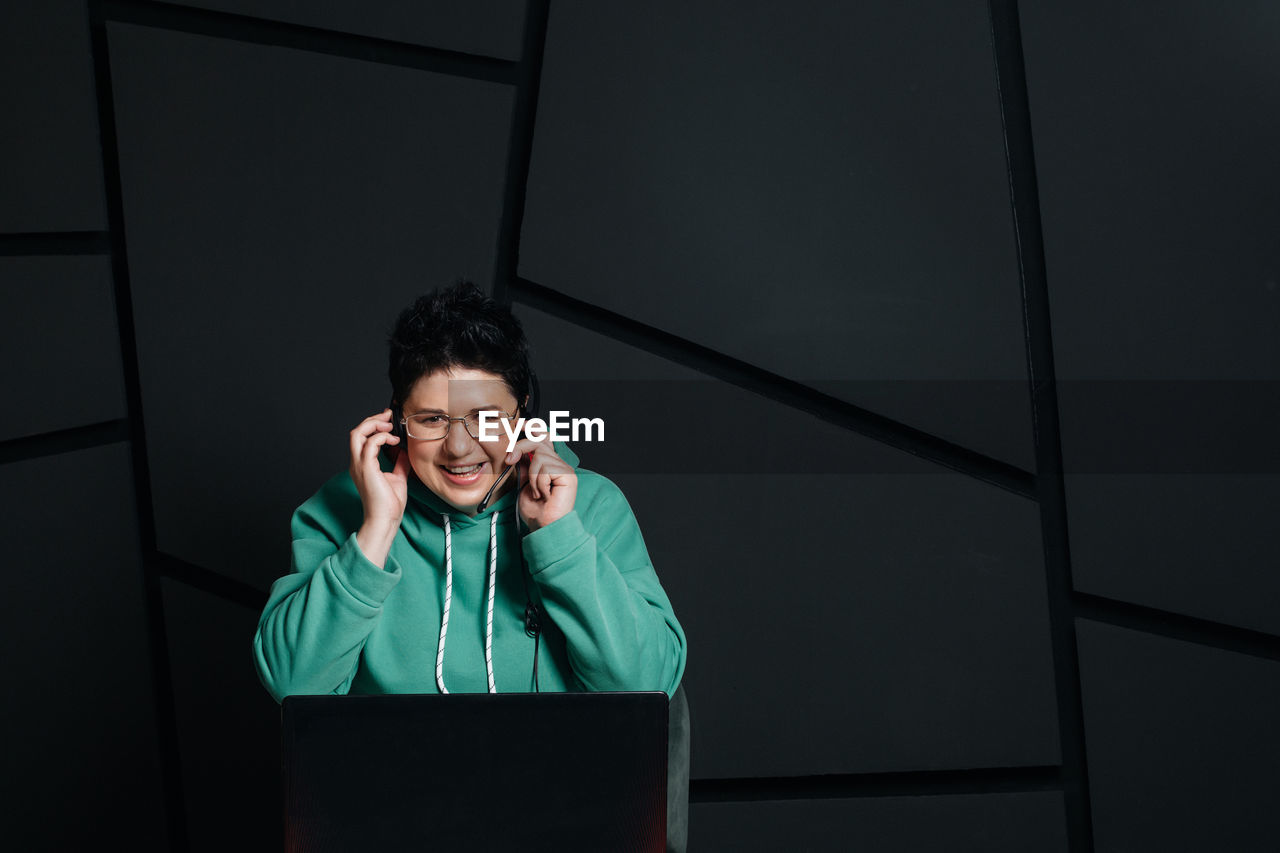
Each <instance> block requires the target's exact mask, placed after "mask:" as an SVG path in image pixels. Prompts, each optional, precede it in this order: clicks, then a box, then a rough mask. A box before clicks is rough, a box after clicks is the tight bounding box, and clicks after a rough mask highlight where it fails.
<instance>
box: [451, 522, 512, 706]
mask: <svg viewBox="0 0 1280 853" xmlns="http://www.w3.org/2000/svg"><path fill="white" fill-rule="evenodd" d="M440 515H441V517H442V518H443V519H444V615H443V616H441V618H440V642H439V643H438V644H437V645H436V687H438V688H439V689H440V692H441V693H448V692H449V691H448V690H447V689H445V686H444V643H445V639H446V637H447V636H448V633H449V605H450V603H452V601H453V532H452V530H451V528H450V526H449V515H448V513H441V514H440ZM497 580H498V514H497V513H496V512H495V513H494V514H493V515H492V516H490V521H489V615H488V620H487V621H486V624H485V632H484V668H485V671H486V672H487V673H488V674H489V692H490V693H497V692H498V688H497V686H496V685H495V684H494V681H493V597H494V592H495V591H496V589H497V586H498V584H497Z"/></svg>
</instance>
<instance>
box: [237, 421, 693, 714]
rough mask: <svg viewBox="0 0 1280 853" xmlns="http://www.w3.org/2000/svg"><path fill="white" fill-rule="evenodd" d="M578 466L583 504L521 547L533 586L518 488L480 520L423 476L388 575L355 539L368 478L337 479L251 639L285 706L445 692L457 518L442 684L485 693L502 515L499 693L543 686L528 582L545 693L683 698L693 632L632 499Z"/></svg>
mask: <svg viewBox="0 0 1280 853" xmlns="http://www.w3.org/2000/svg"><path fill="white" fill-rule="evenodd" d="M556 451H557V452H558V453H559V454H560V456H561V457H562V458H563V459H564V460H565V461H566V462H568V463H569V464H570V465H574V466H575V467H576V465H577V463H578V458H577V456H576V455H575V454H574V453H573V452H572V451H571V450H569V449H568V448H566V447H564V446H563V445H559V444H557V445H556ZM577 473H578V494H577V498H576V500H575V505H574V508H573V510H572V511H571V512H569V513H568V514H567V515H565V516H564V517H563V518H560V519H558V520H557V521H555V522H553V523H551V524H548V525H546V526H545V527H542V528H540V529H539V530H536V531H534V532H532V533H529V534H527V535H525V536H524V540H523V542H522V543H520V547H522V549H523V552H524V558H525V562H526V565H527V567H528V572H529V576H530V577H531V578H532V580H531V582H528V583H527V584H526V582H525V578H524V577H523V576H522V572H521V569H520V559H519V556H518V555H517V554H516V552H515V548H516V547H517V544H516V531H515V513H516V507H515V493H514V490H513V491H512V492H509V493H507V494H506V495H503V496H502V497H501V498H500V499H498V500H497V501H495V502H494V503H493V504H492V505H491V506H489V507H488V508H487V509H486V510H485V511H484V512H482V513H479V514H478V515H476V516H475V517H474V518H470V517H468V516H467V515H465V514H463V513H460V512H458V511H457V510H455V509H453V508H452V507H450V506H449V505H447V504H445V503H444V502H443V501H441V500H440V499H439V498H438V497H437V496H436V495H435V494H434V493H433V492H431V491H430V490H429V489H428V488H427V487H426V486H424V485H423V484H422V483H421V482H420V481H419V480H418V478H417V477H416V476H414V475H413V474H412V472H410V476H409V499H408V501H407V503H406V506H405V511H404V517H403V519H402V521H401V523H400V530H399V532H398V533H397V534H396V537H395V541H394V543H393V544H392V546H391V552H390V555H389V556H388V558H387V561H386V566H385V567H379V566H376V565H374V564H373V563H371V562H370V561H369V560H368V559H367V558H366V557H365V556H364V554H363V553H362V552H361V551H360V547H359V545H357V543H356V537H355V534H356V531H357V530H358V529H359V528H360V524H361V522H362V521H363V518H364V510H363V506H362V504H361V501H360V495H359V493H358V492H357V491H356V488H355V484H354V483H353V482H352V480H351V477H350V475H349V474H346V473H344V474H340V475H338V476H336V477H334V478H333V479H331V480H330V481H329V482H328V483H326V484H325V485H324V486H323V487H322V488H321V489H320V491H318V492H317V493H316V494H315V495H313V496H312V497H311V498H310V499H309V500H307V502H306V503H304V504H303V505H302V506H300V507H298V510H297V511H296V512H295V513H294V515H293V521H292V533H293V571H292V573H291V574H289V575H286V576H285V577H282V578H280V579H279V580H277V581H276V582H275V583H274V584H273V585H272V587H271V596H270V598H269V600H268V601H267V605H266V608H265V609H264V611H263V613H262V618H261V619H260V620H259V622H258V630H257V633H256V634H255V635H254V641H253V645H254V659H255V661H256V663H257V668H258V676H259V678H261V680H262V683H263V684H264V685H265V686H266V688H267V690H269V691H270V692H271V695H272V696H274V697H275V698H276V701H280V700H281V699H283V698H284V697H285V696H288V695H290V694H294V693H313V694H314V693H437V692H439V688H438V686H437V679H436V667H437V658H438V652H439V651H440V649H439V644H440V634H441V632H440V628H441V622H442V614H443V612H444V607H445V599H446V583H445V581H446V571H445V521H444V519H443V517H442V516H443V515H444V514H447V515H448V518H449V522H448V527H449V533H450V539H451V545H452V547H451V554H452V566H453V572H452V574H453V581H452V588H451V590H450V593H451V594H450V595H448V599H449V602H450V604H449V623H448V631H447V634H446V636H445V643H444V650H443V664H442V676H443V681H444V686H445V689H446V690H447V691H448V692H450V693H483V692H485V691H486V690H488V676H487V674H486V667H485V628H486V621H487V618H488V595H489V590H488V576H489V561H490V549H489V545H490V534H491V524H492V520H493V517H494V516H496V517H497V526H496V531H494V532H495V533H496V545H497V549H496V550H497V558H496V559H497V567H496V578H497V583H496V592H495V595H494V605H493V640H492V645H493V649H492V661H493V677H494V683H495V686H496V689H497V690H498V691H499V692H503V693H512V692H531V691H532V690H533V679H532V672H533V655H534V641H533V639H532V638H530V637H529V636H528V635H527V634H526V633H525V618H524V614H525V604H526V601H527V599H526V588H527V589H528V595H529V597H531V598H532V599H533V601H534V602H535V603H538V604H539V605H540V606H541V608H542V611H543V614H544V615H543V618H542V625H543V630H542V640H541V643H540V649H539V652H538V686H539V689H541V690H543V691H583V690H592V691H599V690H663V691H666V693H667V695H668V696H670V695H671V694H672V693H674V692H675V689H676V687H677V685H679V683H680V678H681V676H682V675H683V673H684V665H685V636H684V631H683V629H681V627H680V623H679V622H678V621H676V617H675V614H673V613H672V611H671V602H670V601H669V600H668V599H667V595H666V593H665V592H664V591H663V589H662V586H661V584H659V582H658V577H657V575H656V574H655V573H654V571H653V565H652V564H651V563H650V562H649V554H648V552H647V551H646V549H645V546H644V540H643V538H642V537H641V535H640V528H639V526H638V525H637V524H636V519H635V516H634V515H633V514H632V512H631V507H630V506H629V505H628V504H627V501H626V498H625V497H623V495H622V492H621V491H620V490H619V489H618V487H617V486H615V485H614V484H613V483H612V482H610V481H609V480H608V479H606V478H605V477H603V476H601V475H599V474H596V473H594V472H592V471H587V470H583V469H578V471H577Z"/></svg>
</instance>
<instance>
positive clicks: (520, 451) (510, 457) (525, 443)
mask: <svg viewBox="0 0 1280 853" xmlns="http://www.w3.org/2000/svg"><path fill="white" fill-rule="evenodd" d="M531 451H532V452H533V453H534V454H535V455H537V456H551V457H553V458H555V459H559V458H560V457H559V455H557V454H556V451H555V448H554V447H552V446H551V442H549V441H534V440H533V439H531V438H522V439H520V440H519V441H517V442H516V444H515V447H513V448H511V450H509V451H507V464H512V463H513V462H515V460H516V459H518V458H520V456H522V455H524V454H527V453H529V452H531Z"/></svg>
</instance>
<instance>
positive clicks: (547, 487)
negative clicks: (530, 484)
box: [538, 468, 551, 497]
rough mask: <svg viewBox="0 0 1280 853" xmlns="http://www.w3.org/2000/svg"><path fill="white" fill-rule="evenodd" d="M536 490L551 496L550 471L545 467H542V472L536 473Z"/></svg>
mask: <svg viewBox="0 0 1280 853" xmlns="http://www.w3.org/2000/svg"><path fill="white" fill-rule="evenodd" d="M538 491H539V492H541V493H542V494H544V495H546V496H547V497H551V472H550V471H549V470H548V469H546V468H543V469H542V473H541V474H539V475H538Z"/></svg>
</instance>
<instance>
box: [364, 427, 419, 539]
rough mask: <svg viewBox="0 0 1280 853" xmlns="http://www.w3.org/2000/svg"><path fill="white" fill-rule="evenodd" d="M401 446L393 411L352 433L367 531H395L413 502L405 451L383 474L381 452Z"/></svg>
mask: <svg viewBox="0 0 1280 853" xmlns="http://www.w3.org/2000/svg"><path fill="white" fill-rule="evenodd" d="M399 443H400V438H399V436H397V435H395V433H394V432H393V431H392V426H391V410H390V409H383V410H382V412H381V413H380V414H377V415H371V416H369V417H367V418H365V419H364V420H362V421H361V422H360V425H359V426H357V427H356V428H355V429H353V430H352V431H351V479H352V480H353V481H354V482H355V484H356V489H357V491H359V492H360V500H361V502H363V504H364V521H365V526H366V527H378V528H382V529H383V530H386V529H388V528H389V529H390V530H391V531H394V530H395V529H396V528H398V527H399V526H400V519H401V517H403V516H404V505H405V501H407V500H408V498H409V479H408V474H409V454H408V453H407V452H406V451H405V450H404V449H403V448H402V449H400V451H399V452H398V453H396V464H395V467H393V468H392V469H391V470H390V471H383V470H382V467H381V466H380V465H379V464H378V450H379V449H380V448H381V447H382V446H383V445H384V444H385V445H388V446H390V447H393V448H394V446H395V445H397V444H399Z"/></svg>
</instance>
